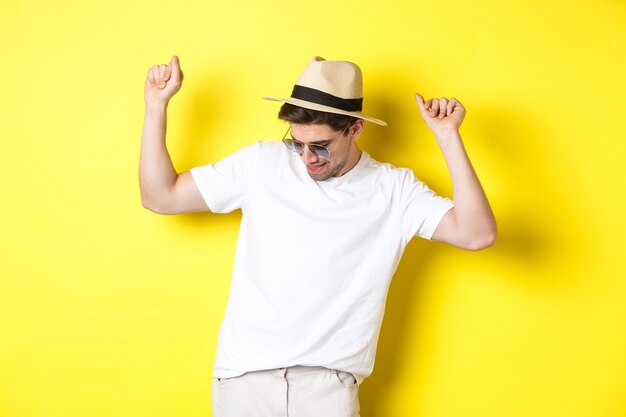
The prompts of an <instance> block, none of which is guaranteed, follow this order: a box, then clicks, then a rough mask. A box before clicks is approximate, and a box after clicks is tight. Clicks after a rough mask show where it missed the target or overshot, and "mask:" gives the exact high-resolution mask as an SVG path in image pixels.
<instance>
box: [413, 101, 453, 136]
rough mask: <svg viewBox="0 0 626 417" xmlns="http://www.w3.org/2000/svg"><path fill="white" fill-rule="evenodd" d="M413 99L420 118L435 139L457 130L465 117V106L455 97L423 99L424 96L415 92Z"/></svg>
mask: <svg viewBox="0 0 626 417" xmlns="http://www.w3.org/2000/svg"><path fill="white" fill-rule="evenodd" d="M415 100H417V105H418V106H419V109H420V113H422V118H423V119H424V121H425V122H426V125H427V126H428V128H429V129H430V130H432V132H433V133H434V134H435V137H437V139H443V138H445V137H446V136H447V134H448V133H452V132H458V130H459V127H460V126H461V123H462V122H463V118H464V117H465V107H463V105H462V104H461V102H459V101H458V100H457V99H455V98H454V97H452V98H451V99H450V100H448V99H447V98H445V97H442V98H430V99H428V100H426V101H424V97H422V96H421V95H420V94H419V93H415Z"/></svg>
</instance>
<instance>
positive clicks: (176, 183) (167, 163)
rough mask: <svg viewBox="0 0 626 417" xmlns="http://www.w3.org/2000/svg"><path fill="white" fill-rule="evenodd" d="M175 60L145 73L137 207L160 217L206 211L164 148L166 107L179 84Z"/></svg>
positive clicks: (187, 177)
mask: <svg viewBox="0 0 626 417" xmlns="http://www.w3.org/2000/svg"><path fill="white" fill-rule="evenodd" d="M183 77H184V75H183V72H182V71H181V69H180V64H179V62H178V57H177V56H174V57H172V59H171V60H170V62H169V64H168V65H164V64H162V65H160V66H159V65H155V66H153V67H152V68H150V69H149V70H148V76H147V77H146V82H145V87H144V100H145V105H146V108H145V118H144V124H143V132H142V136H141V154H140V159H139V187H140V190H141V203H142V205H143V206H144V207H145V208H147V209H148V210H151V211H154V212H155V213H160V214H176V213H185V212H190V211H206V210H208V207H207V205H206V203H205V202H204V199H203V198H202V195H201V194H200V191H199V190H198V188H197V187H196V185H195V183H194V181H193V178H192V177H191V174H190V173H189V171H185V172H182V173H180V174H178V173H176V170H175V169H174V165H173V164H172V160H171V158H170V155H169V153H168V151H167V147H166V145H165V132H166V127H167V106H168V104H169V101H170V99H171V98H172V97H173V96H174V94H176V92H178V90H180V87H181V86H182V81H183Z"/></svg>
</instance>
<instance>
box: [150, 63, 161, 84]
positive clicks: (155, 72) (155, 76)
mask: <svg viewBox="0 0 626 417" xmlns="http://www.w3.org/2000/svg"><path fill="white" fill-rule="evenodd" d="M151 71H152V79H153V80H154V85H156V86H158V85H159V66H158V65H155V66H153V67H152V69H151Z"/></svg>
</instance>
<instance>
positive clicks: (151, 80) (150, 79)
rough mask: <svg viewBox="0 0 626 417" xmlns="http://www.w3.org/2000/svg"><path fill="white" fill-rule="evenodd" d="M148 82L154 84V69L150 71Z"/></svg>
mask: <svg viewBox="0 0 626 417" xmlns="http://www.w3.org/2000/svg"><path fill="white" fill-rule="evenodd" d="M148 81H149V82H150V84H154V78H153V77H152V68H150V69H148Z"/></svg>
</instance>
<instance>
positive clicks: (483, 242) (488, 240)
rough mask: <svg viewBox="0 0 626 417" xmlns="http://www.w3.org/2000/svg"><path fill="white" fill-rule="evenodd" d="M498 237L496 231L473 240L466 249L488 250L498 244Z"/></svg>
mask: <svg viewBox="0 0 626 417" xmlns="http://www.w3.org/2000/svg"><path fill="white" fill-rule="evenodd" d="M497 235H498V233H497V232H496V230H495V229H494V230H492V231H490V232H489V233H485V234H483V235H481V236H480V237H477V238H474V239H472V240H471V242H469V244H468V245H467V247H466V248H465V249H467V250H471V251H478V250H483V249H487V248H488V247H490V246H493V245H494V244H495V243H496V238H497Z"/></svg>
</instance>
